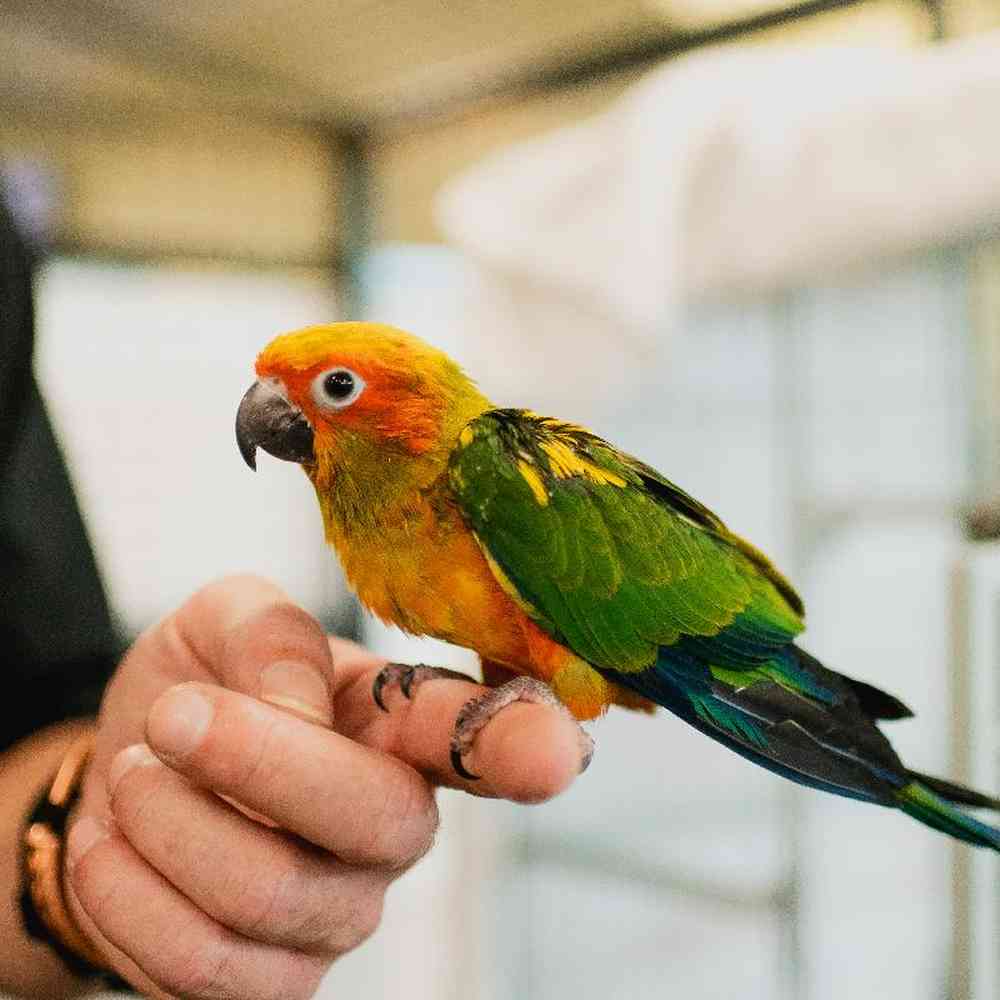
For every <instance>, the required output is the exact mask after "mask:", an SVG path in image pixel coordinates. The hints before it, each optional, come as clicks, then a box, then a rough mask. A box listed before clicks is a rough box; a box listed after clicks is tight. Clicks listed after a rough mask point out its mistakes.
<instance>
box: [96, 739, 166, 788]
mask: <svg viewBox="0 0 1000 1000" xmlns="http://www.w3.org/2000/svg"><path fill="white" fill-rule="evenodd" d="M159 763H160V762H159V760H157V758H156V757H155V756H154V754H153V752H152V750H150V749H149V747H148V746H146V744H145V743H133V744H132V745H131V746H129V747H125V749H124V750H121V751H119V752H118V753H117V754H115V757H114V760H112V761H111V767H110V768H109V769H108V795H114V794H115V789H116V788H117V787H118V782H120V781H121V780H122V778H124V777H125V775H126V774H128V772H129V771H131V770H132V768H133V767H145V766H147V765H149V764H159Z"/></svg>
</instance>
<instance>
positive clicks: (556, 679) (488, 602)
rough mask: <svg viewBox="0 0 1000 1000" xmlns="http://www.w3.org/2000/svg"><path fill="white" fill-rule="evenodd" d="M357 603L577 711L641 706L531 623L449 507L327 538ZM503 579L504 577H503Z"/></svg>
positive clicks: (582, 715)
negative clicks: (521, 677)
mask: <svg viewBox="0 0 1000 1000" xmlns="http://www.w3.org/2000/svg"><path fill="white" fill-rule="evenodd" d="M331 540H332V541H333V542H334V545H335V547H336V548H337V551H338V552H339V554H340V558H341V561H342V563H343V566H344V571H345V573H346V574H347V578H348V580H349V581H350V583H351V585H352V586H353V587H354V589H355V590H356V591H357V594H358V597H359V598H360V599H361V601H362V603H363V604H364V605H365V606H366V607H368V608H369V609H370V610H371V611H372V612H374V613H375V614H376V615H378V617H379V618H381V619H382V620H383V621H386V622H389V623H390V624H393V625H397V626H398V627H400V628H402V629H404V630H405V631H407V632H411V633H413V634H415V635H430V636H433V637H435V638H438V639H443V640H445V641H446V642H451V643H454V644H455V645H458V646H464V647H466V648H467V649H472V650H474V651H475V652H476V653H478V654H479V656H480V657H481V658H482V660H483V661H484V663H487V664H497V665H499V666H502V667H506V668H507V669H508V670H512V671H514V672H515V673H518V674H528V675H530V676H532V677H535V678H537V679H538V680H541V681H545V682H546V683H548V684H550V685H551V686H552V688H553V690H554V691H555V693H556V694H557V695H558V697H559V699H560V700H561V701H562V702H563V703H564V704H565V705H566V706H567V707H568V708H569V709H570V711H571V712H572V713H573V714H574V715H575V716H576V717H577V718H578V719H592V718H594V717H596V716H598V715H600V714H602V713H603V712H604V711H605V710H606V709H607V707H608V706H609V705H612V704H618V705H624V706H626V707H630V708H641V709H646V708H648V707H650V706H648V704H647V703H646V702H645V701H644V700H643V699H639V698H637V697H636V696H635V695H632V694H630V693H629V692H626V691H624V690H623V689H621V688H619V687H618V686H617V685H615V684H612V683H611V682H609V681H607V680H606V679H605V678H604V677H602V676H601V674H599V673H598V672H597V671H596V670H594V669H593V667H591V666H590V664H588V663H586V662H585V661H584V660H581V659H580V658H579V657H577V656H576V655H575V654H574V653H573V652H572V651H571V650H569V649H567V648H566V647H565V646H563V645H562V644H560V643H558V642H556V641H555V640H554V639H552V638H551V636H549V635H548V634H547V633H546V632H544V631H543V630H542V629H541V628H539V627H538V626H537V625H536V624H535V623H534V622H533V621H532V620H531V618H530V617H529V616H528V615H527V614H526V613H525V612H524V610H522V608H521V607H520V606H519V604H518V603H517V602H516V601H515V600H514V599H513V598H512V597H511V596H510V595H508V593H507V592H506V590H507V589H509V584H507V586H506V587H504V586H501V583H500V582H499V581H498V579H497V576H496V575H494V572H493V571H492V570H491V569H490V566H489V564H488V562H487V560H486V558H485V557H484V555H483V553H482V551H481V550H480V548H479V545H478V543H477V542H476V539H475V536H474V535H473V534H472V532H471V531H470V530H469V528H468V526H467V525H466V524H465V523H464V521H462V520H461V517H460V515H459V514H458V513H457V511H454V512H453V513H447V514H445V515H444V516H442V512H441V510H440V508H438V509H435V508H434V507H432V505H431V504H430V503H428V502H427V501H426V500H424V501H423V502H422V503H421V506H420V508H419V509H418V510H415V511H412V512H411V514H410V516H409V517H408V518H407V519H406V523H405V524H404V525H400V526H398V527H396V528H385V527H384V526H383V535H382V537H381V538H380V539H379V541H378V544H366V543H365V542H364V541H363V540H362V539H360V538H359V537H358V536H357V535H356V534H354V533H352V535H351V537H350V538H345V537H340V538H337V537H334V538H333V539H331ZM504 582H505V583H506V581H504Z"/></svg>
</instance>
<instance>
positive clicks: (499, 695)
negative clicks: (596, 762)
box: [451, 677, 594, 781]
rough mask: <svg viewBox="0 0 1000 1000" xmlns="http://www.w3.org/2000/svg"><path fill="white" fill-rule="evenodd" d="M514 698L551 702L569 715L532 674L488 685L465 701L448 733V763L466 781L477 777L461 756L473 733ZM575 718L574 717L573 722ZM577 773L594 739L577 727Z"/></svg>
mask: <svg viewBox="0 0 1000 1000" xmlns="http://www.w3.org/2000/svg"><path fill="white" fill-rule="evenodd" d="M517 701H524V702H528V703H529V704H534V705H551V706H553V707H554V708H558V709H559V710H560V711H561V712H565V713H566V714H567V715H569V714H570V713H569V710H568V709H567V708H566V706H565V705H564V704H563V703H562V702H561V701H560V700H559V699H558V698H557V697H556V696H555V694H553V692H552V688H550V687H549V686H548V685H547V684H543V683H542V682H541V681H536V680H535V679H534V678H533V677H515V678H514V679H513V680H510V681H507V683H506V684H501V685H500V686H499V687H495V688H491V689H490V690H489V691H487V692H486V694H483V695H480V696H479V697H478V698H473V699H472V700H471V701H467V702H466V703H465V704H464V705H463V706H462V708H461V710H460V711H459V713H458V716H457V717H456V719H455V729H454V731H453V732H452V736H451V766H452V767H453V768H454V769H455V773H456V774H458V775H460V776H461V777H463V778H465V779H466V780H467V781H477V780H478V779H479V775H478V774H473V773H472V772H471V771H470V770H469V769H468V768H467V767H466V766H465V764H464V763H463V762H462V758H463V757H464V756H466V755H467V754H468V753H469V752H470V751H471V750H472V745H473V743H475V741H476V737H477V736H478V735H479V733H481V732H482V731H483V729H484V728H485V727H486V724H487V723H488V722H489V721H490V720H491V719H492V718H493V717H494V716H496V714H497V713H498V712H500V711H501V710H502V709H505V708H506V707H507V706H508V705H513V704H514V703H515V702H517ZM575 721H576V720H574V722H575ZM580 754H581V763H580V773H581V774H582V773H583V772H584V771H586V769H587V768H588V767H589V766H590V761H591V759H592V758H593V756H594V741H593V739H592V738H591V737H590V734H589V733H587V732H586V731H585V730H584V729H582V728H581V729H580Z"/></svg>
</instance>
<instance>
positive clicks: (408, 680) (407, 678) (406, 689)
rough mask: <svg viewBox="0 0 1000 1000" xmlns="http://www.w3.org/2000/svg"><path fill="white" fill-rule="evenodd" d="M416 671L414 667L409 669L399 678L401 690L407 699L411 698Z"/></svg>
mask: <svg viewBox="0 0 1000 1000" xmlns="http://www.w3.org/2000/svg"><path fill="white" fill-rule="evenodd" d="M415 673H416V671H415V670H414V669H413V667H407V669H406V670H404V671H403V672H402V674H400V676H399V690H400V691H402V692H403V695H404V696H405V697H406V698H409V697H410V688H411V687H413V677H414V675H415Z"/></svg>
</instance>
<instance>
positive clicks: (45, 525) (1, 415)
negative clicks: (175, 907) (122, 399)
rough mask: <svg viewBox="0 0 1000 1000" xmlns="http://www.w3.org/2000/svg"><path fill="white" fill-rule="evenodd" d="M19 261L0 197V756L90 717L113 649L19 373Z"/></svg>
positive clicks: (52, 450) (75, 520)
mask: <svg viewBox="0 0 1000 1000" xmlns="http://www.w3.org/2000/svg"><path fill="white" fill-rule="evenodd" d="M33 322H34V319H33V309H32V288H31V260H30V258H29V256H28V253H27V251H26V249H25V247H24V245H23V243H22V241H21V240H20V238H19V236H18V234H17V232H16V229H15V227H14V225H13V222H12V220H11V218H10V215H9V213H8V212H7V210H6V209H5V208H4V205H3V200H2V198H0V663H2V666H3V669H4V673H5V675H6V676H5V680H6V683H5V685H4V687H5V690H4V696H3V698H2V699H0V749H3V748H5V747H7V746H9V745H10V744H12V743H14V742H15V741H16V740H18V739H20V738H21V737H23V736H25V735H27V734H28V733H30V732H32V731H34V730H35V729H38V728H40V727H41V726H43V725H46V724H48V723H52V722H57V721H59V720H61V719H65V718H69V717H71V716H75V715H82V714H89V713H92V712H94V711H96V709H97V706H98V704H99V702H100V697H101V693H102V691H103V689H104V685H105V684H106V682H107V678H108V677H109V676H110V674H111V672H112V670H113V669H114V667H115V664H116V661H117V657H118V654H119V652H120V649H121V646H122V644H121V642H120V641H119V639H118V637H117V636H116V633H115V630H114V628H113V626H112V621H111V615H110V612H109V609H108V605H107V601H106V599H105V596H104V590H103V587H102V586H101V581H100V578H99V576H98V572H97V566H96V564H95V562H94V556H93V553H92V552H91V549H90V544H89V542H88V540H87V535H86V531H85V529H84V526H83V522H82V519H81V517H80V513H79V510H78V509H77V505H76V501H75V499H74V496H73V489H72V486H71V484H70V481H69V476H68V474H67V472H66V467H65V465H64V463H63V460H62V456H61V454H60V452H59V448H58V445H57V443H56V441H55V438H54V435H53V433H52V429H51V426H50V424H49V420H48V417H47V415H46V412H45V407H44V404H43V403H42V400H41V397H40V395H39V393H38V388H37V386H36V385H35V381H34V378H33V376H32V371H31V349H32V337H33Z"/></svg>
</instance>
